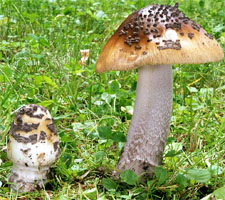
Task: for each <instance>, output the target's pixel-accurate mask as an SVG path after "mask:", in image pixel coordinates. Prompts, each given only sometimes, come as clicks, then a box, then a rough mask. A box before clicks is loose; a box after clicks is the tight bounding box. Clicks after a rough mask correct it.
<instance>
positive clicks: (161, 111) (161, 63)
mask: <svg viewBox="0 0 225 200" xmlns="http://www.w3.org/2000/svg"><path fill="white" fill-rule="evenodd" d="M149 13H150V14H149ZM145 15H146V16H148V17H146V18H143V17H141V16H145ZM152 24H153V26H152ZM128 25H129V26H128ZM134 25H135V27H140V26H142V27H143V30H141V29H138V31H137V33H136V32H135V33H134V30H133V29H132V28H130V27H131V26H134ZM125 27H126V31H127V35H119V32H120V31H121V30H123V29H125ZM146 30H148V31H147V32H146ZM134 37H138V38H139V40H138V41H135V42H134V41H133V38H134ZM137 47H138V48H137ZM223 57H224V53H223V50H222V48H221V47H220V46H219V44H218V43H217V41H216V40H215V39H213V37H212V36H211V35H209V34H208V33H207V32H206V31H205V30H204V29H203V28H202V27H201V26H200V25H197V24H196V23H195V22H193V21H192V20H190V19H189V18H187V17H186V16H185V15H184V14H183V13H182V12H181V11H179V10H178V4H175V6H166V5H149V6H147V7H145V8H142V9H140V10H138V11H136V12H134V13H133V14H131V15H130V16H128V17H127V19H126V20H125V21H124V22H123V23H122V24H121V26H120V27H119V28H118V30H117V31H116V32H115V33H114V35H113V36H112V37H111V38H110V39H109V41H108V42H107V43H106V45H105V46H104V48H103V50H102V52H101V54H100V55H99V59H98V61H97V64H96V71H97V72H99V73H101V72H105V71H109V70H119V71H125V70H131V69H135V68H138V82H137V91H136V100H135V107H134V114H133V117H132V121H131V125H130V128H129V131H128V134H127V142H126V143H125V145H124V149H123V153H122V155H121V156H120V160H119V162H118V164H117V169H118V170H120V171H123V170H126V169H132V170H133V171H134V172H136V173H137V174H138V175H143V174H144V175H145V176H149V175H150V176H151V174H152V173H153V172H154V168H155V166H157V165H159V164H160V163H161V162H162V155H163V151H164V147H165V144H166V140H167V136H168V134H169V126H170V118H171V110H172V88H173V86H172V82H173V79H172V64H185V63H189V64H197V63H207V62H215V61H219V60H221V59H223Z"/></svg>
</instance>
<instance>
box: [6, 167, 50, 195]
mask: <svg viewBox="0 0 225 200" xmlns="http://www.w3.org/2000/svg"><path fill="white" fill-rule="evenodd" d="M48 172H49V167H44V166H43V167H39V169H38V168H35V167H33V168H30V167H25V166H22V165H15V164H14V165H13V168H12V170H11V174H10V177H9V182H10V183H12V184H11V185H10V188H11V189H12V190H13V191H17V192H31V191H33V190H35V189H39V188H42V187H43V185H44V184H45V183H46V182H47V174H48Z"/></svg>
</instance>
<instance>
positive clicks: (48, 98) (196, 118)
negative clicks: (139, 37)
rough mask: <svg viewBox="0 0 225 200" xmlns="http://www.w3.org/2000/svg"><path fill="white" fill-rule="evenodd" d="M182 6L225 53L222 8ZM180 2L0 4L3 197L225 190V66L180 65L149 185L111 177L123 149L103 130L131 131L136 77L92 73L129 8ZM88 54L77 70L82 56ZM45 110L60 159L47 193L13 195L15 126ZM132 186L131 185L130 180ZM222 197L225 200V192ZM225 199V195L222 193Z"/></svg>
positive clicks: (184, 195) (213, 2)
mask: <svg viewBox="0 0 225 200" xmlns="http://www.w3.org/2000/svg"><path fill="white" fill-rule="evenodd" d="M178 2H179V3H180V9H181V10H182V11H183V12H184V13H185V14H186V15H187V16H188V17H190V18H191V19H193V20H195V21H196V22H197V23H199V24H201V25H202V26H203V27H204V29H206V30H207V31H208V32H209V33H210V34H212V35H213V36H214V37H215V38H216V39H217V40H218V41H219V42H220V44H221V46H222V48H223V49H225V26H224V21H225V14H224V7H225V2H224V1H223V0H221V1H219V0H208V1H203V0H179V1H178ZM154 3H162V4H170V5H174V4H175V1H173V0H164V1H163V0H161V1H160V0H156V1H152V0H149V1H147V0H143V1H138V0H135V1H130V0H123V1H118V0H111V1H103V0H97V1H93V0H87V1H82V0H75V1H72V0H62V1H59V0H57V1H54V0H52V1H47V0H39V1H32V0H27V1H20V0H1V1H0V14H1V16H0V41H1V43H0V94H1V95H0V116H1V117H0V148H1V152H0V159H1V161H2V162H1V165H0V199H4V198H5V199H17V198H18V199H50V198H51V199H60V200H65V199H99V200H103V199H174V200H175V199H201V198H203V197H205V196H207V195H209V194H211V193H213V192H214V195H215V196H216V197H217V199H219V197H221V195H223V194H224V190H225V189H224V181H225V170H224V169H225V161H224V160H225V150H224V145H225V136H224V133H225V115H224V113H225V104H224V99H225V92H224V91H225V68H224V66H225V64H224V60H223V61H221V62H219V63H210V64H204V65H203V64H202V65H174V66H173V77H174V93H173V114H172V120H171V130H170V137H169V139H168V142H167V146H166V151H165V154H164V155H165V156H164V160H163V164H162V166H160V167H158V168H157V170H156V176H155V177H154V178H153V179H152V180H149V181H148V182H147V183H146V184H144V183H139V182H136V179H135V177H134V182H133V183H132V184H131V182H129V181H130V177H132V176H131V175H132V173H131V172H130V174H129V173H128V176H123V177H122V179H121V180H114V178H113V177H112V175H111V173H112V171H113V170H114V168H115V165H116V163H117V160H118V158H119V155H120V151H121V149H122V145H123V143H122V142H121V140H120V139H116V138H115V137H114V138H113V139H104V138H102V137H100V136H99V132H98V128H99V127H102V126H108V127H110V129H111V131H112V134H118V133H119V134H120V135H121V134H123V135H125V134H126V133H127V130H128V127H129V124H130V120H131V114H130V113H131V111H132V107H133V105H134V100H135V87H136V82H137V73H136V71H135V70H134V71H130V72H108V73H103V74H100V75H99V74H96V73H95V64H96V60H97V57H98V55H99V53H100V51H101V49H102V47H103V46H104V44H105V43H106V41H107V39H108V38H109V37H110V35H111V34H112V33H113V30H116V28H117V27H118V25H120V23H121V22H122V21H123V20H124V18H125V17H126V16H128V15H129V14H130V13H131V12H133V11H135V10H137V9H140V8H142V7H144V6H146V5H148V4H154ZM83 49H89V50H90V56H89V58H88V60H87V62H86V63H85V64H80V60H81V57H82V56H81V53H80V50H83ZM30 103H35V104H39V105H43V106H45V107H46V108H47V109H49V111H50V112H51V114H52V115H53V117H54V119H55V123H56V125H57V127H58V132H59V135H60V138H61V144H60V146H61V149H62V154H61V157H60V158H59V160H58V161H57V162H56V163H55V165H54V167H53V168H52V171H51V174H52V179H51V180H50V182H49V183H48V184H47V185H46V186H45V189H43V190H41V191H37V192H33V193H29V194H15V193H12V192H11V191H10V190H9V189H8V182H7V178H8V176H9V173H10V169H11V166H12V163H11V162H10V161H9V160H8V159H7V155H6V145H7V138H8V130H9V128H10V124H11V122H12V120H13V117H14V113H15V111H16V110H17V109H18V108H19V107H21V106H22V105H25V104H30ZM128 183H130V184H128ZM219 193H221V194H219ZM223 197H224V196H223Z"/></svg>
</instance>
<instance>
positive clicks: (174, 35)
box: [165, 29, 178, 41]
mask: <svg viewBox="0 0 225 200" xmlns="http://www.w3.org/2000/svg"><path fill="white" fill-rule="evenodd" d="M165 36H166V39H167V40H173V41H176V40H178V37H177V32H176V31H174V30H171V29H169V30H166V33H165Z"/></svg>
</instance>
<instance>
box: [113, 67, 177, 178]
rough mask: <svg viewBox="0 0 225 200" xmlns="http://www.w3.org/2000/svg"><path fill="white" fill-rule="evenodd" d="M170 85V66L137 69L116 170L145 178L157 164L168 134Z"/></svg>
mask: <svg viewBox="0 0 225 200" xmlns="http://www.w3.org/2000/svg"><path fill="white" fill-rule="evenodd" d="M172 85H173V80H172V66H171V65H154V66H153V65H152V66H144V67H141V68H139V71H138V83H137V91H136V101H135V106H134V114H133V118H132V121H131V125H130V128H129V131H128V134H127V142H126V143H125V145H124V149H123V153H122V155H121V157H120V160H119V162H118V164H117V169H118V170H120V171H123V170H126V169H132V170H133V171H134V172H135V173H136V174H138V175H143V176H149V175H152V173H153V172H154V168H155V167H156V166H157V165H159V164H161V161H162V155H163V151H164V147H165V144H166V140H167V136H168V134H169V126H170V118H171V110H172V87H173V86H172ZM143 172H145V173H146V174H143Z"/></svg>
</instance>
